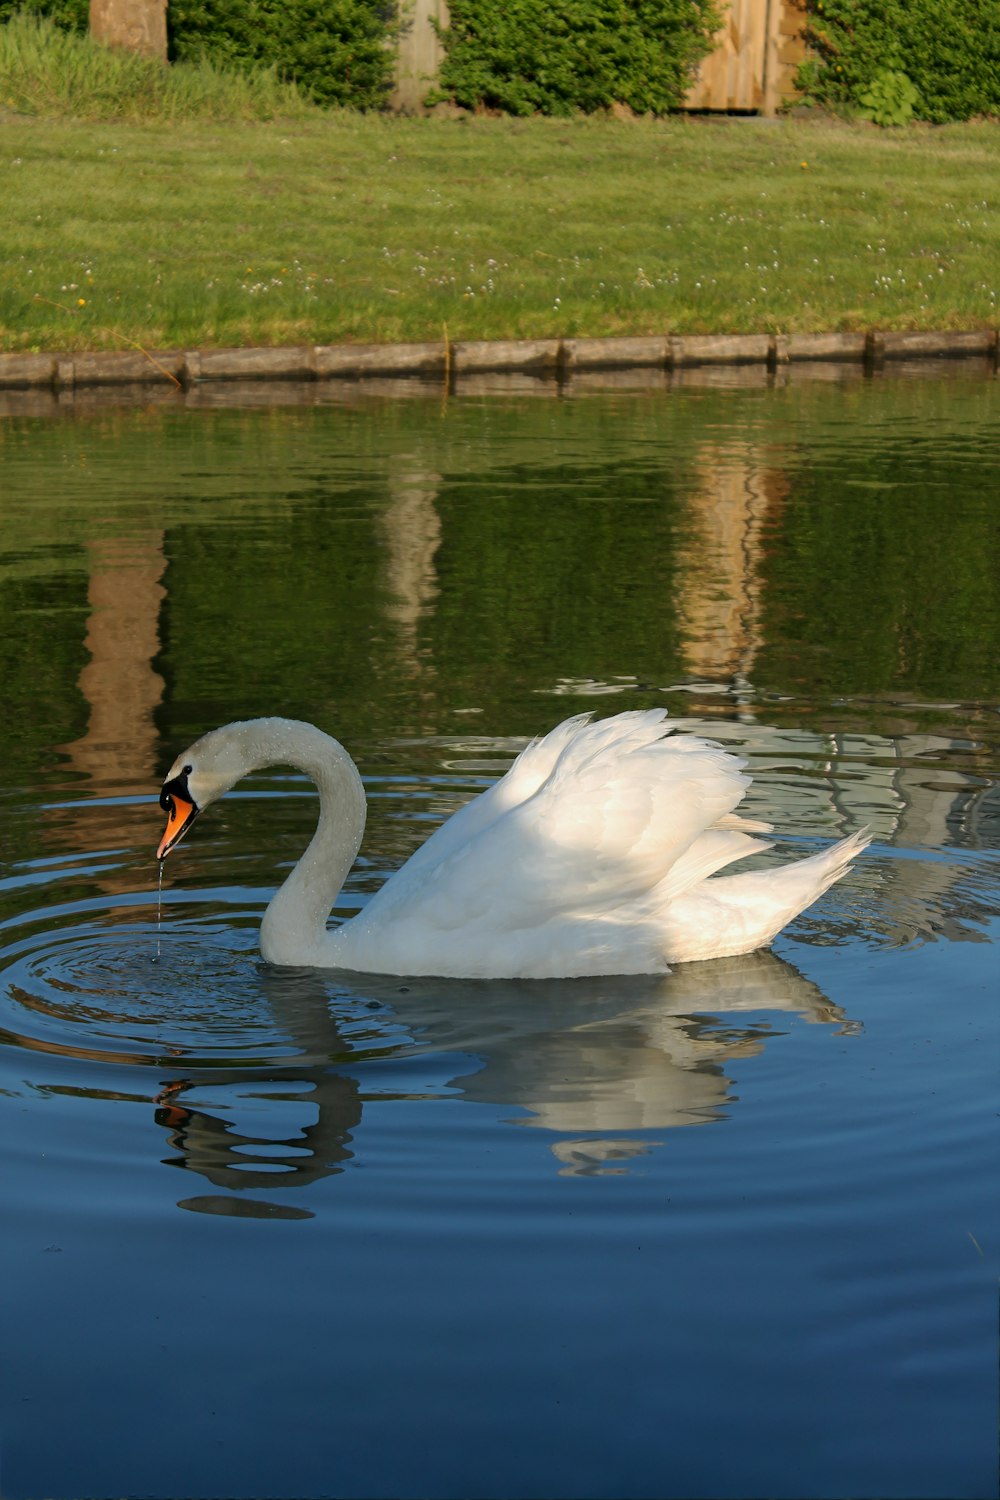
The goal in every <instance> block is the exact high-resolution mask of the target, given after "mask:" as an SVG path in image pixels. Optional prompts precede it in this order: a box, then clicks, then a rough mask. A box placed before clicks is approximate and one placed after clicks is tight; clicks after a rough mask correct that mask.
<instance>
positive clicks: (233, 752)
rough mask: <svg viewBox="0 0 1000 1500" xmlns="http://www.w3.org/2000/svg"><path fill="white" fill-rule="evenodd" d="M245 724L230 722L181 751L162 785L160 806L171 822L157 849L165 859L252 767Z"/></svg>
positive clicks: (159, 857) (160, 856)
mask: <svg viewBox="0 0 1000 1500" xmlns="http://www.w3.org/2000/svg"><path fill="white" fill-rule="evenodd" d="M246 728H247V726H245V725H243V724H227V725H226V726H225V728H224V729H213V730H212V731H211V732H210V733H209V734H203V735H202V737H201V739H200V740H195V742H194V744H193V745H192V746H191V747H190V749H188V750H185V751H184V753H183V755H178V757H177V759H176V760H175V761H174V763H173V765H172V766H171V767H170V770H169V771H168V772H167V776H166V779H165V780H164V783H163V786H162V787H161V789H160V806H161V807H162V808H163V811H164V812H165V813H166V814H167V826H166V830H165V831H164V834H163V837H162V839H161V840H160V843H159V847H158V848H157V851H156V857H157V859H163V858H165V856H166V855H167V854H169V853H170V851H171V849H173V847H174V846H175V844H179V843H180V841H181V839H182V838H183V837H184V835H185V834H186V833H187V831H188V829H189V828H190V827H191V824H192V823H193V822H194V820H195V818H196V817H197V816H198V814H199V813H200V812H204V810H205V808H206V807H208V805H209V804H210V803H212V802H216V801H217V800H218V799H219V798H220V797H221V796H222V795H223V793H224V792H228V791H229V788H230V787H231V786H234V785H235V784H236V782H237V781H239V779H240V777H241V776H243V775H245V774H246V772H247V771H248V770H250V769H252V761H248V755H247V745H246V743H245V741H246V736H245V733H244V732H243V731H245V729H246Z"/></svg>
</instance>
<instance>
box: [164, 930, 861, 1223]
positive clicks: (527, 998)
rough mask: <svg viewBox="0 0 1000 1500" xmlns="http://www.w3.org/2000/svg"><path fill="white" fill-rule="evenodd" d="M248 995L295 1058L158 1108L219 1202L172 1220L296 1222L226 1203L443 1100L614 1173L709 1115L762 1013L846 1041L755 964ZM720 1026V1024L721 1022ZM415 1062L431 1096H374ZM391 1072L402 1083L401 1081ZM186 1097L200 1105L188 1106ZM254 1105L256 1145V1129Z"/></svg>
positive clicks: (774, 966) (320, 1172)
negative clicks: (481, 1109) (372, 1114)
mask: <svg viewBox="0 0 1000 1500" xmlns="http://www.w3.org/2000/svg"><path fill="white" fill-rule="evenodd" d="M259 982H260V984H261V986H262V989H263V995H264V998H265V999H266V1002H267V1004H268V1005H269V1007H270V1009H271V1012H272V1015H273V1019H274V1021H275V1022H276V1023H277V1025H278V1027H279V1028H280V1029H281V1030H282V1031H283V1032H284V1033H285V1034H286V1035H287V1036H288V1038H289V1039H290V1040H291V1042H292V1044H293V1046H294V1047H295V1048H296V1049H297V1050H296V1051H295V1052H293V1054H292V1055H290V1056H289V1057H288V1058H287V1060H283V1061H282V1062H281V1063H280V1065H279V1066H277V1067H274V1066H271V1067H268V1068H267V1069H266V1070H262V1069H233V1070H230V1069H226V1070H225V1071H224V1073H222V1074H221V1076H220V1072H219V1070H218V1069H215V1068H213V1069H212V1070H211V1073H209V1072H207V1071H206V1070H201V1069H193V1070H192V1071H191V1073H190V1075H189V1076H187V1077H185V1078H178V1079H175V1080H173V1081H172V1082H170V1083H168V1084H167V1085H166V1086H165V1087H164V1089H163V1090H162V1092H161V1094H160V1095H159V1097H158V1110H157V1120H158V1121H159V1123H160V1124H161V1125H163V1126H164V1127H165V1128H166V1129H167V1132H168V1136H169V1141H170V1146H171V1155H170V1156H169V1157H167V1158H166V1161H167V1162H169V1164H171V1165H173V1166H176V1167H181V1168H184V1169H186V1170H188V1171H191V1172H194V1173H197V1174H199V1175H200V1176H202V1177H204V1178H206V1179H207V1180H208V1181H209V1182H210V1183H212V1184H213V1185H214V1186H215V1187H216V1188H219V1189H222V1190H224V1192H223V1193H222V1194H221V1195H214V1196H206V1197H195V1198H189V1199H185V1200H182V1204H181V1206H182V1207H186V1208H190V1209H194V1210H197V1211H202V1212H214V1213H224V1214H235V1215H245V1216H272V1215H276V1216H289V1217H308V1216H309V1210H307V1209H305V1208H302V1207H294V1206H292V1205H289V1204H288V1203H286V1202H284V1201H282V1202H268V1201H260V1200H256V1199H249V1198H245V1197H242V1196H240V1195H241V1194H244V1193H247V1192H250V1191H256V1192H259V1191H261V1190H268V1189H271V1190H274V1189H279V1188H280V1189H282V1190H287V1189H289V1188H294V1189H302V1188H306V1187H308V1186H310V1185H311V1184H312V1183H314V1182H316V1181H318V1180H319V1179H321V1178H323V1177H326V1176H329V1175H331V1174H335V1173H337V1172H339V1171H341V1170H343V1168H344V1166H345V1164H346V1163H347V1162H349V1161H350V1160H351V1159H352V1158H354V1157H355V1156H356V1154H357V1150H356V1147H355V1144H354V1141H355V1137H356V1133H357V1130H358V1127H359V1125H360V1124H361V1119H362V1112H363V1108H364V1104H365V1103H366V1102H367V1101H369V1100H374V1099H380V1100H384V1099H387V1098H395V1099H420V1098H428V1097H430V1098H440V1097H444V1096H454V1095H457V1096H458V1097H460V1098H461V1099H464V1100H468V1101H472V1102H475V1103H481V1104H491V1105H495V1106H496V1105H499V1106H500V1107H501V1108H504V1109H510V1110H511V1111H515V1112H517V1113H515V1114H514V1116H513V1119H512V1120H511V1123H515V1124H518V1125H525V1126H529V1127H534V1128H539V1129H543V1130H546V1131H548V1132H551V1133H552V1135H553V1136H554V1137H555V1139H554V1140H553V1142H552V1146H551V1150H552V1153H553V1156H554V1157H555V1160H556V1162H557V1163H558V1168H557V1170H559V1171H561V1172H563V1173H568V1174H579V1175H585V1174H595V1173H604V1172H609V1171H622V1170H627V1164H628V1162H629V1160H630V1159H631V1158H634V1157H635V1156H638V1155H642V1154H643V1153H645V1152H647V1151H648V1150H649V1149H650V1148H651V1146H654V1145H656V1144H658V1143H657V1142H655V1141H653V1140H650V1139H649V1138H648V1137H647V1135H646V1132H650V1131H665V1130H670V1129H674V1128H675V1127H678V1126H682V1125H699V1124H704V1123H705V1122H707V1121H711V1120H718V1119H721V1118H723V1117H724V1114H725V1112H726V1109H727V1106H729V1105H731V1104H732V1102H733V1100H732V1095H731V1093H730V1089H731V1080H730V1079H729V1078H728V1077H727V1076H726V1072H725V1067H726V1064H727V1063H728V1062H729V1061H730V1060H731V1059H735V1058H745V1057H749V1056H752V1055H753V1054H754V1053H757V1052H759V1051H761V1050H762V1048H763V1046H764V1044H765V1042H766V1040H767V1038H768V1037H769V1036H771V1035H773V1034H774V1033H773V1030H772V1028H771V1027H770V1026H769V1024H768V1022H767V1021H766V1019H764V1018H763V1017H762V1014H761V1013H762V1012H767V1011H785V1012H790V1013H794V1014H797V1015H799V1016H801V1017H802V1018H803V1019H805V1020H807V1021H810V1022H819V1023H824V1024H827V1025H831V1024H832V1025H837V1026H838V1027H839V1028H840V1030H841V1032H845V1031H848V1032H849V1031H853V1030H855V1029H856V1027H855V1024H854V1023H852V1022H850V1021H848V1020H847V1018H846V1017H845V1016H844V1014H843V1012H842V1011H841V1010H840V1009H839V1008H838V1007H837V1006H835V1005H833V1004H831V1002H830V1001H829V1000H827V999H826V997H825V996H824V995H823V994H822V992H821V991H820V990H819V989H818V988H817V986H816V985H815V984H813V983H812V982H811V981H810V980H808V979H806V978H805V977H804V976H803V975H802V974H800V973H799V972H798V970H797V969H795V968H793V967H792V965H790V964H788V963H786V962H784V961H783V960H782V959H779V958H777V957H776V956H775V955H774V954H773V953H770V952H759V953H754V954H749V955H746V956H744V957H740V958H731V959H717V960H714V961H710V962H705V963H695V964H688V965H684V966H681V967H679V968H677V969H676V970H675V971H674V972H673V973H671V974H669V975H659V976H634V977H630V978H625V979H574V980H562V981H558V980H556V981H553V980H546V981H542V980H538V981H531V980H519V981H499V980H482V981H474V982H469V981H461V980H427V979H423V980H408V981H401V980H400V979H398V978H396V977H392V978H384V979H380V978H378V977H377V976H376V977H370V976H366V977H365V978H364V980H363V981H360V980H359V981H358V986H359V987H358V988H355V987H353V986H351V987H349V986H348V985H347V984H345V983H344V976H342V975H335V974H332V973H329V972H326V973H322V972H317V971H316V970H279V969H272V968H269V967H268V968H261V969H260V971H259ZM361 985H363V988H361V987H360V986H361ZM741 1014H742V1015H743V1016H744V1019H743V1020H739V1019H736V1018H738V1017H740V1016H741ZM723 1016H724V1017H727V1018H732V1019H729V1020H728V1021H727V1022H726V1023H725V1024H722V1023H720V1020H719V1018H720V1017H723ZM420 1057H425V1058H434V1059H435V1064H434V1075H435V1078H438V1079H441V1078H443V1079H444V1080H445V1084H444V1086H442V1084H441V1083H439V1084H438V1085H437V1086H435V1087H433V1088H430V1089H425V1090H424V1091H421V1090H420V1089H419V1088H418V1089H417V1090H416V1091H415V1090H414V1089H413V1088H407V1087H406V1085H405V1082H404V1083H403V1086H402V1087H399V1088H396V1087H392V1086H389V1087H387V1086H386V1080H387V1078H388V1079H389V1081H390V1085H391V1084H392V1083H393V1082H394V1080H393V1079H392V1074H393V1071H394V1069H395V1067H396V1065H398V1064H399V1062H400V1061H402V1060H404V1059H416V1058H420ZM442 1063H443V1068H442ZM400 1072H401V1073H403V1074H404V1075H405V1077H406V1078H409V1077H411V1076H412V1073H413V1070H412V1069H406V1068H404V1069H400ZM366 1075H367V1077H366ZM203 1092H204V1093H205V1095H206V1096H207V1097H206V1102H205V1104H204V1105H202V1104H201V1103H200V1102H197V1101H196V1100H195V1099H194V1098H190V1096H191V1095H192V1094H198V1095H200V1094H202V1093H203ZM262 1108H263V1110H264V1115H263V1118H264V1120H265V1121H266V1122H267V1123H266V1127H265V1128H266V1130H267V1133H266V1134H265V1133H264V1132H263V1131H261V1130H260V1129H259V1126H258V1125H257V1124H256V1122H258V1121H259V1120H260V1118H261V1109H262ZM214 1111H221V1112H218V1113H217V1112H214ZM522 1111H523V1113H521V1112H522ZM239 1116H242V1117H243V1120H244V1126H243V1128H240V1127H239V1126H238V1125H237V1123H236V1121H237V1118H238V1117H239ZM247 1120H249V1121H251V1122H253V1124H252V1125H251V1126H250V1127H249V1128H247V1126H246V1123H245V1122H246V1121H247ZM636 1132H641V1134H640V1135H638V1136H637V1135H636Z"/></svg>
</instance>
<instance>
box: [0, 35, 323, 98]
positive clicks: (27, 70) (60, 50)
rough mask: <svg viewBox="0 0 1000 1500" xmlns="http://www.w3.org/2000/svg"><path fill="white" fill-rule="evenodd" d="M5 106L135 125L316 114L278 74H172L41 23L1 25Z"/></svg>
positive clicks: (205, 68) (190, 66) (210, 69)
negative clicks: (140, 123)
mask: <svg viewBox="0 0 1000 1500" xmlns="http://www.w3.org/2000/svg"><path fill="white" fill-rule="evenodd" d="M0 107H3V108H4V109H8V110H15V111H18V112H19V113H22V114H27V115H36V116H43V117H49V118H51V117H60V116H62V117H66V118H71V119H74V120H90V121H112V120H113V121H131V122H133V123H139V122H142V123H151V122H161V123H163V124H176V123H178V122H179V121H182V120H183V121H191V120H199V119H211V120H270V119H274V118H276V117H279V116H280V117H284V118H286V119H287V118H292V117H294V118H303V117H307V116H308V115H310V114H315V113H317V111H316V108H315V106H314V105H311V104H309V103H308V102H307V101H306V100H305V99H304V98H303V97H302V95H300V94H299V92H298V90H297V89H296V88H295V87H294V86H292V85H289V84H286V83H282V82H281V80H280V79H279V77H278V74H277V72H276V70H275V69H273V68H258V69H255V70H253V71H248V72H242V73H240V72H236V71H230V70H223V69H219V68H216V67H214V66H213V65H212V64H211V63H208V62H201V63H179V64H177V65H176V66H174V67H170V68H165V67H163V66H162V64H160V63H158V62H156V61H155V60H154V59H152V58H147V57H140V56H139V55H138V54H136V53H134V52H126V51H123V50H122V49H120V48H111V47H104V46H101V45H99V44H98V43H96V42H94V41H92V40H91V38H90V37H89V36H79V35H77V34H75V33H73V32H69V31H60V30H59V28H58V27H56V26H53V25H52V24H51V23H50V22H48V21H44V20H40V19H38V18H37V17H35V16H30V15H20V16H15V17H14V19H13V20H12V21H9V22H7V23H6V25H3V26H0Z"/></svg>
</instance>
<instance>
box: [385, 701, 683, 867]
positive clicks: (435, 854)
mask: <svg viewBox="0 0 1000 1500" xmlns="http://www.w3.org/2000/svg"><path fill="white" fill-rule="evenodd" d="M654 712H656V714H657V716H658V720H662V719H664V718H666V711H665V710H662V709H658V710H654ZM589 721H590V715H589V714H577V715H576V717H575V718H572V719H566V720H564V721H563V723H562V724H558V725H557V726H556V728H555V729H552V730H550V731H549V733H548V734H546V735H544V736H543V737H542V738H541V739H535V740H532V741H531V743H530V744H528V745H526V746H525V748H524V749H523V750H522V751H521V753H520V755H519V756H518V757H517V759H516V760H515V761H514V763H513V765H512V766H511V767H510V769H509V770H508V771H507V772H505V774H504V775H503V776H502V777H501V778H500V780H499V781H497V782H494V784H493V786H491V787H487V789H486V791H485V792H480V794H479V796H478V797H473V799H472V801H471V802H467V803H466V804H465V806H464V807H460V808H459V809H458V811H457V812H454V813H452V815H451V817H450V818H449V819H448V820H447V822H445V823H442V824H441V826H440V828H436V829H435V830H434V832H433V833H432V834H431V836H430V838H429V839H427V840H426V842H425V843H423V844H421V846H420V848H419V849H417V850H416V851H415V852H414V853H413V854H411V855H410V857H409V859H408V860H407V862H406V864H405V865H404V866H403V870H405V871H406V873H407V876H410V875H413V874H414V873H415V872H417V871H424V870H426V869H427V868H428V867H429V866H430V865H432V864H437V863H438V862H439V861H440V860H441V859H443V858H444V857H445V856H446V855H448V854H452V853H454V852H455V851H456V850H457V849H460V848H462V847H463V846H464V845H466V844H468V843H469V842H470V840H471V839H473V838H475V837H476V836H477V835H478V834H480V833H482V832H483V830H484V829H485V828H488V827H489V826H490V824H491V823H495V822H496V820H497V818H499V817H500V816H501V814H502V813H505V812H507V811H508V810H509V809H510V808H512V807H515V806H516V805H517V804H518V803H519V802H524V801H525V800H526V799H527V798H528V797H530V796H532V795H533V794H534V793H535V792H536V791H537V790H538V788H539V787H540V786H541V784H542V782H543V781H544V780H545V779H546V777H547V776H549V775H550V773H551V771H552V768H553V766H554V765H555V763H556V761H557V760H558V759H559V756H560V755H561V754H562V752H563V750H564V749H565V748H566V745H567V744H568V743H569V741H570V740H571V739H572V738H573V737H574V735H576V734H577V733H578V732H579V731H580V730H581V729H582V728H583V727H584V726H585V725H586V724H588V723H589ZM402 873H403V871H402V870H401V871H399V873H398V874H397V875H395V876H394V877H393V880H394V881H395V880H398V879H399V877H400V875H401V874H402Z"/></svg>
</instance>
